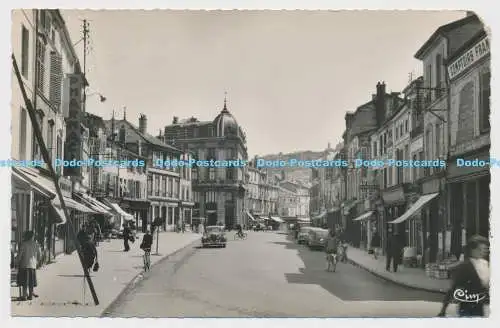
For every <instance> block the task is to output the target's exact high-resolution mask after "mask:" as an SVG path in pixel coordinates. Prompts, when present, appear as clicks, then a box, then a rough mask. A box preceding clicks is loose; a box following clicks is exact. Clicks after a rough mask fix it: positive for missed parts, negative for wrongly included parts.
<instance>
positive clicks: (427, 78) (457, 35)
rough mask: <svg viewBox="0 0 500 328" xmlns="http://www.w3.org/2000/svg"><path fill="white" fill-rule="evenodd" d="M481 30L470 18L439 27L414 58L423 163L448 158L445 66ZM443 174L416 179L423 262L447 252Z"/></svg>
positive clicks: (436, 171) (430, 171) (438, 170)
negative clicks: (419, 83) (419, 73)
mask: <svg viewBox="0 0 500 328" xmlns="http://www.w3.org/2000/svg"><path fill="white" fill-rule="evenodd" d="M481 28H482V26H481V22H480V21H479V19H478V18H477V16H474V15H469V16H467V17H465V18H463V19H461V20H458V21H455V22H452V23H450V24H447V25H444V26H441V27H440V28H438V29H437V30H436V31H435V32H434V33H433V34H432V35H431V37H430V38H429V39H428V40H427V41H426V42H425V43H424V45H423V46H422V47H420V49H419V50H418V51H417V53H416V54H415V58H416V59H419V60H421V61H422V67H423V72H424V74H423V87H422V88H419V92H418V101H417V106H418V107H419V111H422V112H423V148H424V157H425V159H427V160H440V161H445V162H446V161H447V157H448V154H449V153H448V150H449V149H448V146H449V143H450V132H449V126H448V122H450V96H449V90H450V89H449V88H450V86H449V81H448V79H447V78H446V66H445V63H446V61H447V60H448V58H449V57H450V56H451V54H453V53H455V52H456V51H457V50H458V49H460V48H461V47H462V46H463V45H464V44H465V43H466V42H467V41H468V40H469V39H470V38H471V37H472V36H474V35H475V34H477V33H478V32H479V31H480V29H481ZM445 172H446V170H445V166H437V167H426V168H424V170H423V177H422V178H421V179H420V185H421V195H422V196H425V197H426V202H425V206H423V210H422V215H423V218H422V225H423V228H422V230H423V231H424V236H423V241H422V244H423V248H424V249H425V254H423V255H424V262H430V263H432V262H436V261H438V260H440V259H444V258H447V257H448V255H449V254H447V252H446V249H449V248H450V241H451V234H450V231H449V226H450V222H448V219H447V218H448V217H449V215H448V210H449V208H448V201H447V200H448V196H447V194H446V192H447V186H446V174H445ZM409 210H410V209H408V211H409Z"/></svg>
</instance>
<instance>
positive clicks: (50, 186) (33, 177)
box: [12, 167, 57, 199]
mask: <svg viewBox="0 0 500 328" xmlns="http://www.w3.org/2000/svg"><path fill="white" fill-rule="evenodd" d="M12 175H13V176H14V177H15V178H17V179H20V180H21V181H24V182H28V183H29V184H30V186H31V187H32V188H33V189H35V190H36V191H37V192H39V193H41V194H42V195H44V196H45V197H47V198H51V199H52V198H54V197H56V194H57V192H56V186H55V184H54V182H53V181H52V180H50V179H48V178H45V177H43V176H41V175H40V174H39V173H38V172H37V171H36V170H35V169H32V168H27V167H13V168H12Z"/></svg>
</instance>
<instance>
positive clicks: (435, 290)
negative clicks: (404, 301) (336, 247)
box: [347, 259, 447, 295]
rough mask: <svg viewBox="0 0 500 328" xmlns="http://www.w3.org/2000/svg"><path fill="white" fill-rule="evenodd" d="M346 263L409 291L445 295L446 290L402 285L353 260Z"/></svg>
mask: <svg viewBox="0 0 500 328" xmlns="http://www.w3.org/2000/svg"><path fill="white" fill-rule="evenodd" d="M347 261H348V262H349V263H350V264H352V265H354V266H356V267H358V268H361V269H363V270H365V271H367V272H369V273H371V274H372V275H374V276H376V277H378V278H381V279H384V280H386V281H390V282H392V283H393V284H396V285H399V286H401V287H405V288H410V289H415V290H420V291H424V292H428V293H434V294H443V295H445V294H446V293H447V290H442V289H431V288H425V287H420V286H414V285H408V284H405V283H402V282H400V281H397V280H394V279H391V278H389V277H386V276H384V275H382V274H380V273H378V272H376V271H375V270H372V269H370V268H368V267H366V266H364V265H361V264H359V263H357V262H354V261H353V260H351V259H347Z"/></svg>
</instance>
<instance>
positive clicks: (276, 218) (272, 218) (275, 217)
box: [271, 216, 285, 223]
mask: <svg viewBox="0 0 500 328" xmlns="http://www.w3.org/2000/svg"><path fill="white" fill-rule="evenodd" d="M271 220H273V221H274V222H278V223H283V222H285V221H284V220H282V219H281V218H279V217H277V216H271Z"/></svg>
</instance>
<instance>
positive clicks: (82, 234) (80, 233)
mask: <svg viewBox="0 0 500 328" xmlns="http://www.w3.org/2000/svg"><path fill="white" fill-rule="evenodd" d="M88 237H89V235H88V233H87V225H86V224H85V223H84V224H82V228H81V229H80V231H78V234H77V235H76V239H77V240H78V243H79V244H80V245H81V244H83V243H84V242H85V240H87V238H88Z"/></svg>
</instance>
